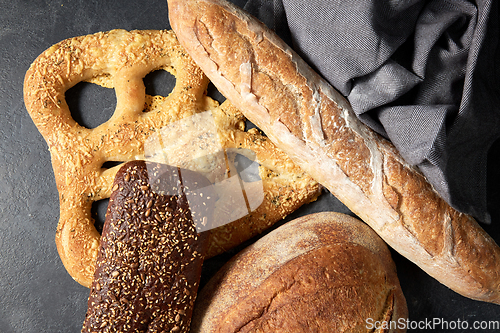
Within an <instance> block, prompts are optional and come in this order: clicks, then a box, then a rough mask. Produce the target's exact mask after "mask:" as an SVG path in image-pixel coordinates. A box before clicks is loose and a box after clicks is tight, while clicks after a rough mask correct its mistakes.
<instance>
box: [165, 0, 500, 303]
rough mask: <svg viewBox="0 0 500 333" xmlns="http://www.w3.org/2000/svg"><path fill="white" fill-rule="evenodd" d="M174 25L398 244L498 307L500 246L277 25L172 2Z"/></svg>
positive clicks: (277, 135)
mask: <svg viewBox="0 0 500 333" xmlns="http://www.w3.org/2000/svg"><path fill="white" fill-rule="evenodd" d="M168 4H169V17H170V22H171V25H172V28H173V29H174V31H175V32H176V34H177V37H178V39H179V41H180V42H181V44H182V45H183V46H184V48H185V49H186V50H187V52H188V53H189V54H190V55H191V57H192V58H193V59H194V60H195V62H196V63H197V64H198V65H199V66H200V67H201V68H202V69H203V71H204V72H205V73H206V74H207V76H208V77H209V78H210V80H211V81H212V82H213V83H214V84H215V85H216V86H217V88H218V89H219V90H220V91H221V92H222V94H223V95H225V96H226V97H227V98H228V99H229V100H230V101H231V102H232V103H233V104H234V105H235V106H236V107H237V108H238V109H240V110H241V111H242V112H243V113H244V115H245V116H246V117H247V118H248V119H249V120H250V121H252V122H253V123H254V124H256V125H257V126H258V127H259V128H260V129H261V130H263V131H264V132H265V133H266V134H267V135H268V137H269V138H270V139H271V140H272V141H273V142H274V143H275V144H276V145H277V146H278V147H279V148H280V149H282V150H283V151H284V152H285V153H287V154H288V156H290V158H291V159H292V160H293V161H294V162H295V163H297V164H298V165H299V166H300V167H301V168H302V169H303V170H304V171H306V172H307V173H308V174H309V175H311V176H312V177H313V178H314V179H316V180H317V181H318V182H319V183H321V184H322V185H323V186H325V187H326V188H328V189H329V190H330V192H331V193H332V194H334V195H335V196H336V197H337V198H339V199H340V200H341V201H342V202H343V203H344V204H345V205H346V206H347V207H348V208H350V209H351V211H353V212H354V213H355V214H356V215H357V216H359V217H360V218H361V219H362V220H364V221H365V222H366V223H368V224H369V225H370V226H371V227H372V228H373V229H374V230H375V231H376V232H377V233H378V234H379V235H380V236H381V237H382V238H383V239H384V240H385V241H386V242H387V243H388V244H389V245H390V246H391V247H393V248H394V249H396V250H397V251H398V252H400V253H401V254H402V255H404V256H405V257H406V258H408V259H410V260H411V261H413V262H415V263H416V264H417V265H418V266H420V267H421V268H422V269H423V270H425V271H426V272H427V273H428V274H430V275H431V276H433V277H434V278H436V279H437V280H439V281H440V282H441V283H443V284H445V285H446V286H448V287H449V288H451V289H453V290H454V291H456V292H458V293H460V294H462V295H464V296H466V297H470V298H473V299H476V300H482V301H487V302H493V303H497V304H500V248H499V247H498V245H497V244H496V243H495V241H494V240H493V239H492V238H491V237H490V236H489V235H488V234H487V233H486V232H485V231H484V230H483V229H482V228H481V227H480V226H479V225H478V224H477V222H476V221H475V220H474V219H473V218H472V217H470V216H468V215H465V214H461V213H460V212H458V211H456V210H454V209H453V208H452V207H450V206H449V205H448V204H447V203H446V202H445V201H444V200H443V199H442V198H440V196H439V195H438V194H437V192H436V191H435V190H434V189H433V188H432V186H431V185H430V184H429V183H428V182H427V181H426V179H425V177H424V176H423V175H422V174H421V173H420V172H419V171H418V170H416V169H415V168H413V167H411V166H410V165H408V164H406V163H405V161H404V160H403V159H402V158H401V156H400V155H399V154H398V152H397V151H396V149H395V148H394V146H393V145H391V144H390V143H389V142H388V141H386V140H385V139H383V138H381V137H380V136H378V135H377V134H375V133H374V132H373V131H371V130H370V129H369V128H368V127H366V126H365V125H363V124H362V123H361V122H360V121H359V120H358V119H357V118H356V116H355V115H354V113H353V112H352V109H351V107H350V105H349V104H348V102H347V101H346V100H345V99H344V98H343V97H342V96H341V95H340V94H339V93H338V92H337V91H336V90H334V89H333V88H332V87H331V86H330V85H329V84H328V83H327V82H326V81H325V80H324V79H322V78H321V77H320V76H319V75H318V74H317V73H315V72H314V71H313V70H312V69H311V68H310V67H309V66H308V65H307V64H306V63H305V62H304V61H303V60H302V59H300V57H299V56H298V55H297V54H296V53H295V52H294V51H293V50H292V49H291V48H290V47H289V46H287V45H286V44H285V43H284V42H283V41H282V40H281V39H279V37H278V36H276V34H274V32H272V31H270V30H269V29H267V28H266V27H265V26H264V25H263V24H262V23H261V22H259V21H257V20H256V19H255V18H253V17H251V16H249V15H248V14H247V13H246V12H244V11H242V10H241V9H239V8H237V7H236V6H234V5H232V4H230V3H228V2H226V1H223V0H191V1H183V0H169V1H168Z"/></svg>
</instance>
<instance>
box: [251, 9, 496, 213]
mask: <svg viewBox="0 0 500 333" xmlns="http://www.w3.org/2000/svg"><path fill="white" fill-rule="evenodd" d="M245 9H246V10H247V11H249V12H250V13H252V14H253V15H255V16H257V17H258V18H259V19H261V20H262V21H263V22H264V23H266V24H267V25H268V26H269V27H270V28H272V29H274V30H275V31H276V32H277V33H278V34H279V35H280V36H281V37H282V38H283V39H284V40H285V41H286V42H288V43H289V44H291V45H292V46H293V48H294V49H295V50H296V51H297V52H298V53H299V54H300V55H301V57H303V58H304V60H306V61H307V62H308V63H309V64H310V65H311V67H313V68H314V69H315V70H316V71H317V72H318V73H320V74H321V75H322V76H323V77H324V78H325V79H326V80H328V81H329V82H330V83H331V84H332V86H333V87H335V88H336V89H337V90H339V91H340V92H341V93H342V94H343V95H344V96H346V97H347V99H348V100H349V102H350V103H351V105H352V107H353V109H354V111H355V112H356V114H357V115H358V117H359V118H360V119H361V120H362V121H363V122H365V124H367V125H368V126H370V127H371V128H372V129H374V130H375V131H377V132H378V133H380V134H381V135H383V136H385V137H387V138H388V139H390V140H391V141H392V142H393V143H394V145H395V146H396V147H397V148H398V150H399V151H400V153H401V154H402V156H403V157H404V158H405V159H406V160H407V161H408V163H410V164H413V165H416V166H418V167H419V168H420V170H421V171H422V172H423V173H424V174H425V175H426V176H427V178H428V179H429V181H430V182H431V183H432V184H433V185H434V187H435V188H436V190H437V191H438V192H439V193H440V194H441V196H442V197H443V198H444V199H445V200H447V201H448V202H449V203H450V204H451V205H452V206H454V207H455V208H457V209H458V210H460V211H462V212H465V213H468V214H471V215H473V216H474V217H475V218H476V219H478V220H480V221H482V222H489V220H490V216H489V213H488V208H487V200H486V185H487V180H486V165H487V161H486V159H487V153H488V149H489V147H490V146H491V145H492V144H493V142H494V141H495V140H497V139H498V138H499V137H500V126H499V125H500V106H499V105H500V103H499V97H498V96H499V94H500V76H499V75H498V74H500V68H499V67H500V65H499V64H498V62H497V60H496V59H498V58H499V57H498V55H499V48H498V34H499V31H500V29H499V27H498V23H497V22H498V19H499V18H500V15H499V9H498V3H497V2H494V1H492V0H475V1H473V0H453V1H452V0H431V1H425V0H413V1H396V2H395V1H389V0H383V1H380V0H347V1H326V0H273V1H264V0H249V1H247V3H246V5H245Z"/></svg>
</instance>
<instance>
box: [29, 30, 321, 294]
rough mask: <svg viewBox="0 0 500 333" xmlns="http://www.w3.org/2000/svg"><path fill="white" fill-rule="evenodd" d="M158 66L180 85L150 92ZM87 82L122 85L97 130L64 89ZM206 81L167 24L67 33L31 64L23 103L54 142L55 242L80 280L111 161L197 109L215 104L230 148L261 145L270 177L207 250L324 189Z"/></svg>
mask: <svg viewBox="0 0 500 333" xmlns="http://www.w3.org/2000/svg"><path fill="white" fill-rule="evenodd" d="M159 69H163V70H167V71H168V72H170V73H171V74H173V75H174V76H175V78H176V83H175V87H174V89H173V90H172V92H171V93H170V95H169V96H167V97H162V96H148V95H146V94H145V87H144V83H143V77H144V76H145V75H146V74H148V73H149V72H151V71H154V70H159ZM81 81H90V82H93V83H96V84H99V85H102V86H105V87H108V88H114V89H115V93H116V99H117V104H116V109H115V111H114V113H113V115H112V116H111V118H110V119H109V120H108V121H106V122H105V123H103V124H101V125H99V126H98V127H96V128H94V129H88V128H85V127H83V126H81V125H80V124H78V123H77V122H76V121H75V120H74V119H73V118H72V116H71V112H70V110H69V107H68V105H67V104H66V101H65V92H66V91H67V90H68V89H69V88H71V87H72V86H74V85H76V84H77V83H79V82H81ZM208 84H209V81H208V79H207V77H206V76H205V75H204V74H203V72H202V71H201V70H200V69H199V68H198V67H197V66H196V64H195V63H194V62H193V61H192V59H191V58H190V57H189V56H188V55H187V54H186V52H185V51H184V49H183V48H182V47H181V46H180V45H179V43H178V42H177V39H176V36H175V34H174V33H173V32H172V31H169V30H142V31H141V30H138V31H125V30H112V31H109V32H101V33H96V34H93V35H87V36H80V37H74V38H69V39H67V40H64V41H61V42H60V43H57V44H56V45H54V46H52V47H50V48H49V49H48V50H46V51H45V52H43V53H42V54H41V55H40V56H39V57H37V59H35V61H34V62H33V64H32V65H31V66H30V68H29V69H28V71H27V73H26V76H25V81H24V101H25V105H26V108H27V111H28V112H29V114H30V116H31V118H32V120H33V122H34V123H35V125H36V126H37V128H38V130H39V131H40V133H41V134H42V136H43V137H44V139H45V140H46V142H47V145H48V147H49V151H50V154H51V159H52V167H53V169H54V176H55V180H56V185H57V189H58V192H59V204H60V216H59V223H58V226H57V231H56V244H57V249H58V252H59V255H60V257H61V260H62V262H63V264H64V266H65V267H66V269H67V270H68V272H69V274H70V275H71V276H72V277H73V278H74V279H75V280H76V281H77V282H79V283H81V284H82V285H84V286H87V287H89V286H90V285H91V283H92V278H93V273H94V270H95V260H96V257H97V251H98V247H99V241H100V234H99V233H98V232H97V230H96V228H95V227H94V219H93V218H92V215H91V207H92V204H93V203H94V202H95V201H97V200H101V199H105V198H109V196H110V194H111V191H112V186H113V185H112V184H113V179H114V177H115V175H116V172H117V171H118V169H119V168H120V166H116V167H113V168H110V169H106V168H103V164H104V163H105V162H107V161H115V162H126V161H131V160H135V159H141V158H144V157H145V156H144V143H145V141H146V139H147V138H148V137H149V136H150V135H152V134H154V133H157V132H158V131H160V130H161V129H162V128H164V126H166V125H167V124H170V123H172V122H174V121H177V120H179V119H183V118H186V117H189V116H192V115H193V114H195V113H200V112H203V111H212V114H213V116H214V118H215V122H216V124H217V130H218V134H219V135H220V137H221V144H222V146H223V148H225V149H239V148H245V149H249V150H252V151H253V152H254V153H255V154H256V158H257V160H258V161H259V163H260V165H259V173H260V177H261V179H262V182H263V186H264V202H263V203H262V204H261V205H260V206H259V207H258V208H257V209H256V210H254V211H252V213H251V214H249V215H247V216H245V217H244V218H241V219H239V220H238V221H235V222H233V223H230V224H227V225H224V226H222V227H220V228H217V229H214V230H213V231H210V235H209V249H208V253H207V256H208V257H210V256H214V255H216V254H219V253H222V252H223V251H226V250H228V249H230V248H232V247H234V246H236V245H238V244H240V243H241V242H243V241H246V240H247V239H249V238H251V237H253V236H255V235H257V234H258V233H260V232H262V231H264V230H265V229H266V228H268V227H269V226H271V225H272V224H273V223H275V222H276V221H279V220H280V219H282V218H283V217H284V216H286V215H288V214H290V213H291V212H292V211H294V210H296V209H297V208H298V207H300V206H301V205H302V204H305V203H308V202H310V201H312V200H315V199H316V198H317V196H318V195H319V194H320V193H321V186H319V185H318V183H317V182H316V181H314V180H313V179H311V177H309V176H308V175H306V174H305V173H304V172H303V171H302V170H300V169H299V168H298V167H297V166H296V165H295V164H294V163H292V162H291V161H290V159H289V158H288V157H287V156H286V155H285V154H284V153H283V152H281V151H280V150H278V149H276V147H275V146H274V144H272V143H271V142H270V141H269V140H268V139H267V138H266V137H265V136H263V135H262V134H261V133H260V132H258V131H257V130H255V129H250V130H248V131H246V130H245V118H244V117H243V115H242V114H241V112H239V111H238V110H237V109H236V108H234V106H232V105H231V104H230V103H229V102H224V103H223V104H222V105H219V104H218V103H217V102H216V101H214V100H213V99H211V98H210V97H208V96H206V90H207V86H208Z"/></svg>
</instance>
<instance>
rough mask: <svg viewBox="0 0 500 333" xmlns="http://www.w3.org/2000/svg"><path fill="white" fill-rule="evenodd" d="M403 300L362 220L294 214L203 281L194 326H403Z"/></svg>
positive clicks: (390, 266)
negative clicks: (289, 219)
mask: <svg viewBox="0 0 500 333" xmlns="http://www.w3.org/2000/svg"><path fill="white" fill-rule="evenodd" d="M407 318H408V309H407V305H406V300H405V297H404V295H403V292H402V290H401V287H400V285H399V281H398V277H397V274H396V267H395V265H394V262H393V261H392V258H391V254H390V252H389V249H388V248H387V246H386V245H385V243H384V242H383V241H382V239H380V237H378V236H377V234H376V233H375V232H374V231H373V230H371V229H370V227H368V226H367V225H366V224H364V223H363V222H361V221H360V220H358V219H356V218H354V217H351V216H349V215H345V214H340V213H334V212H322V213H315V214H310V215H306V216H302V217H299V218H297V219H295V220H293V221H291V222H288V223H286V224H285V225H283V226H281V227H279V228H278V229H276V230H274V231H272V232H271V233H269V234H267V235H266V236H264V237H263V238H261V239H259V240H258V241H257V242H255V243H254V244H252V245H250V246H249V247H247V248H245V249H244V250H243V251H241V252H240V253H238V254H237V255H236V256H234V257H233V258H232V259H231V260H230V261H229V262H228V263H226V265H224V267H222V269H221V270H219V271H218V272H217V274H216V275H215V276H214V277H213V278H212V279H211V280H210V281H209V282H208V284H207V285H206V286H205V287H203V289H202V290H201V291H200V294H199V297H198V298H197V300H196V303H195V308H194V312H193V318H192V324H191V332H192V333H195V332H204V333H211V332H221V333H222V332H225V333H233V332H241V333H243V332H287V333H291V332H295V333H296V332H335V333H341V332H367V331H368V329H369V328H371V327H372V326H373V327H375V326H376V327H384V326H385V327H388V328H389V327H390V329H388V330H387V331H386V330H383V329H380V330H379V329H375V330H373V331H370V332H393V333H395V332H404V331H406V329H405V327H404V325H402V324H403V323H405V322H406V320H407Z"/></svg>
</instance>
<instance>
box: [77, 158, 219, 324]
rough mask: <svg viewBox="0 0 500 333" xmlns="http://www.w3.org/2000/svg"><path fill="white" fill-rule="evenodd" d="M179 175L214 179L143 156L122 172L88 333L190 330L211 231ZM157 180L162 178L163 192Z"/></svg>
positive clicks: (111, 205) (93, 290)
mask: <svg viewBox="0 0 500 333" xmlns="http://www.w3.org/2000/svg"><path fill="white" fill-rule="evenodd" d="M179 173H182V175H183V176H182V177H183V179H184V178H186V177H190V178H191V183H193V182H194V181H197V182H198V184H199V186H202V184H205V185H208V184H209V182H208V180H207V179H206V178H204V177H203V176H201V175H200V174H197V173H194V172H193V173H191V174H189V175H188V174H187V173H188V170H182V171H180V172H179V171H178V170H177V168H176V167H171V166H168V165H162V164H156V163H148V162H144V161H133V162H128V163H126V164H124V165H123V166H122V167H121V168H120V170H118V172H117V174H116V177H115V180H114V182H113V184H114V185H113V188H114V190H113V192H112V193H111V197H110V201H109V205H108V210H107V214H106V221H105V223H104V227H103V232H102V238H101V243H100V245H99V252H98V257H97V264H96V270H95V274H94V280H93V282H92V287H91V289H90V296H89V299H88V310H87V314H86V317H85V321H84V324H83V328H82V332H151V333H152V332H178V333H181V332H184V333H187V332H189V325H190V322H191V315H192V311H193V305H194V301H195V299H196V294H197V292H198V284H199V281H200V276H201V267H202V264H203V259H204V255H205V252H206V245H207V237H206V236H207V235H206V234H205V235H203V234H201V235H200V234H198V233H197V230H196V227H195V223H197V222H199V220H200V218H197V219H193V218H194V217H193V215H192V212H193V210H192V209H191V208H192V207H190V205H189V204H188V199H187V196H189V191H192V190H196V189H194V188H193V189H190V188H189V187H188V186H185V183H181V182H180V181H179V179H180V178H179V176H178V175H179ZM151 179H154V180H155V181H157V180H160V181H161V184H162V188H161V191H159V190H158V188H157V186H156V187H155V183H154V182H152V181H151ZM205 200H207V201H205V202H206V203H207V207H208V208H210V207H213V204H214V203H213V202H211V201H213V199H212V200H210V199H207V198H205ZM212 211H213V210H212ZM212 211H209V210H208V209H207V211H205V212H202V213H201V214H203V215H206V216H208V215H209V214H210V213H211V212H212Z"/></svg>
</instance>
